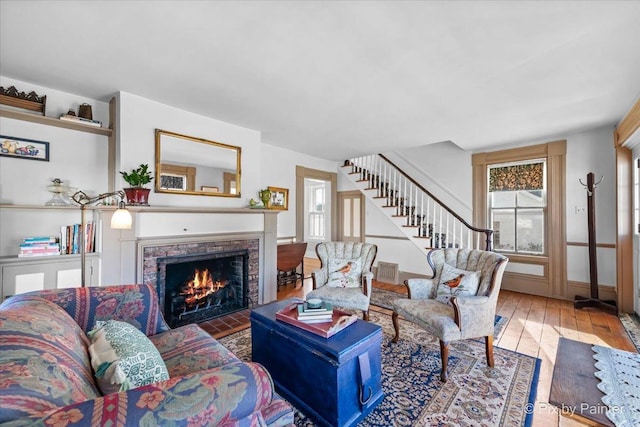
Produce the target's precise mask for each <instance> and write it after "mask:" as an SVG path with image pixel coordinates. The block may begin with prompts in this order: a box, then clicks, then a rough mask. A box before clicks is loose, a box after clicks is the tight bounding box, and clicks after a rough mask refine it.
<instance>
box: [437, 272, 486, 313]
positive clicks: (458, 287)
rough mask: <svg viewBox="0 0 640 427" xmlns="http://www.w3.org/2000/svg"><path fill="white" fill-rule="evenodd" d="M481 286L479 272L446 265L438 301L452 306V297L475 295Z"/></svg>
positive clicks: (439, 285) (438, 292)
mask: <svg viewBox="0 0 640 427" xmlns="http://www.w3.org/2000/svg"><path fill="white" fill-rule="evenodd" d="M479 284H480V272H479V271H466V270H461V269H459V268H455V267H452V266H450V265H449V264H444V266H443V267H442V273H441V274H440V282H439V283H438V290H437V291H436V300H437V301H440V302H441V303H443V304H451V303H450V300H451V298H452V297H456V296H461V295H475V294H476V292H478V285H479Z"/></svg>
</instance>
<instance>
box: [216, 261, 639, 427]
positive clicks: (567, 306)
mask: <svg viewBox="0 0 640 427" xmlns="http://www.w3.org/2000/svg"><path fill="white" fill-rule="evenodd" d="M304 266H305V277H310V275H311V271H313V270H314V269H316V268H319V262H318V261H317V260H313V259H305V262H304ZM374 286H376V287H380V288H384V289H388V290H392V291H397V292H406V291H405V287H404V286H403V285H390V284H385V283H380V282H375V281H374ZM311 288H312V283H311V279H310V278H307V279H305V280H304V283H303V285H302V286H301V285H300V284H299V283H298V284H297V286H296V287H294V285H293V284H289V285H286V286H283V287H281V289H280V290H279V291H278V299H285V298H290V297H300V298H304V296H305V295H306V293H308V292H309V291H310V290H311ZM497 314H499V315H500V316H503V317H506V318H507V319H508V323H507V324H506V326H505V327H504V328H503V329H502V332H501V333H500V335H499V336H498V337H497V338H496V339H495V341H494V345H496V346H498V347H501V348H505V349H508V350H513V351H517V352H519V353H523V354H527V355H530V356H534V357H538V358H540V359H541V360H542V365H541V370H540V377H539V382H538V391H537V397H536V407H535V413H534V421H533V425H534V426H545V427H548V426H549V427H553V426H582V425H585V424H582V423H581V422H579V421H577V420H573V419H570V418H567V417H565V416H561V415H560V413H559V411H558V409H557V408H555V407H554V406H552V405H550V404H549V403H547V402H548V399H549V390H550V388H551V378H552V375H553V367H554V362H555V358H556V351H557V347H558V338H559V337H566V338H569V339H572V340H576V341H582V342H587V343H592V344H600V345H603V346H608V347H613V348H617V349H621V350H626V351H632V352H635V351H636V350H635V347H634V345H633V343H632V342H631V340H630V339H629V338H628V336H627V334H626V332H625V330H624V328H623V327H622V323H621V322H620V320H619V319H618V317H616V316H613V315H610V314H606V313H603V312H601V311H598V310H595V309H592V308H587V309H582V310H575V309H574V308H573V303H572V302H571V301H562V300H557V299H552V298H544V297H539V296H534V295H527V294H521V293H517V292H510V291H506V290H503V291H501V292H500V296H499V298H498V307H497ZM236 321H237V322H238V323H235V324H234V325H233V327H232V328H231V329H233V330H238V329H242V328H243V327H245V326H246V325H245V326H242V319H240V320H237V319H236V320H234V322H236ZM246 321H247V322H248V316H246ZM226 333H229V332H228V331H227V332H226ZM226 333H221V334H216V333H214V336H222V335H224V334H226Z"/></svg>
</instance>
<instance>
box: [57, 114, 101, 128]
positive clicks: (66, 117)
mask: <svg viewBox="0 0 640 427" xmlns="http://www.w3.org/2000/svg"><path fill="white" fill-rule="evenodd" d="M60 120H67V121H69V122H75V123H82V124H83V125H89V126H95V127H102V122H99V121H97V120H91V119H85V118H83V117H77V116H70V115H69V114H63V115H61V116H60Z"/></svg>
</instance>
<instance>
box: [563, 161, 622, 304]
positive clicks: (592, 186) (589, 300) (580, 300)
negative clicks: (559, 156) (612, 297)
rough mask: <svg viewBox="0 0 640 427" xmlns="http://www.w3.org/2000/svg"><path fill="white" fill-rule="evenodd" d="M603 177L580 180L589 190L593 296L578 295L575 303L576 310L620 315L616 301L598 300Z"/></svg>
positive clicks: (588, 221)
mask: <svg viewBox="0 0 640 427" xmlns="http://www.w3.org/2000/svg"><path fill="white" fill-rule="evenodd" d="M602 179H603V177H601V178H600V180H599V181H598V182H596V183H594V182H593V181H594V179H593V172H589V173H588V174H587V183H586V184H585V183H584V182H582V180H581V179H580V180H579V181H580V184H582V185H583V186H584V187H585V188H586V189H587V224H588V227H589V278H590V280H591V296H590V297H581V296H579V295H576V297H575V301H574V303H573V306H574V308H584V307H596V308H599V309H601V310H603V311H606V312H607V313H611V314H615V315H617V314H618V307H617V304H616V302H615V301H602V300H600V299H599V298H598V262H597V258H596V202H595V197H596V196H595V191H596V187H597V186H598V184H600V183H601V182H602Z"/></svg>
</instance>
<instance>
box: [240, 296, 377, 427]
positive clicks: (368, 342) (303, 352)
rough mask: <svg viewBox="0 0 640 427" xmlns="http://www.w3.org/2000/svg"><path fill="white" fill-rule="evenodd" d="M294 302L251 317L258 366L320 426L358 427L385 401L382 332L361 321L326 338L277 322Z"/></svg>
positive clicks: (260, 310)
mask: <svg viewBox="0 0 640 427" xmlns="http://www.w3.org/2000/svg"><path fill="white" fill-rule="evenodd" d="M293 301H295V300H293V299H289V300H285V301H278V302H275V303H271V304H268V305H264V306H262V307H258V308H256V309H254V310H253V311H252V312H251V344H252V358H253V361H254V362H258V363H261V364H262V365H264V366H265V367H266V368H267V370H268V371H269V372H270V373H271V376H272V377H273V380H274V383H275V386H276V390H277V391H278V393H280V394H281V395H282V396H283V397H284V398H285V399H287V400H288V401H289V402H291V403H292V404H293V405H294V406H295V407H297V408H298V409H299V410H300V411H302V412H303V413H304V414H305V415H307V416H309V417H310V418H311V419H312V420H314V421H315V422H316V423H317V424H318V425H323V426H352V425H355V424H356V423H357V422H358V421H360V420H361V419H362V418H364V417H365V416H366V415H367V414H368V413H369V412H370V411H371V410H372V409H373V408H374V407H375V406H376V405H377V404H378V403H380V401H381V400H382V398H383V397H384V394H383V393H382V386H381V381H382V373H381V362H380V349H381V345H382V328H380V326H378V325H376V324H374V323H369V322H365V321H363V320H358V321H357V322H356V323H354V324H353V325H350V326H348V327H347V328H346V329H345V330H343V331H341V332H339V333H337V334H336V335H334V336H332V337H331V338H323V337H321V336H319V335H316V334H313V333H311V332H307V331H305V330H303V329H300V328H297V327H295V326H293V325H289V324H287V323H284V322H281V321H279V320H276V316H275V314H276V311H278V310H281V309H283V308H285V307H286V306H287V305H289V304H291V303H292V302H293Z"/></svg>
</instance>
